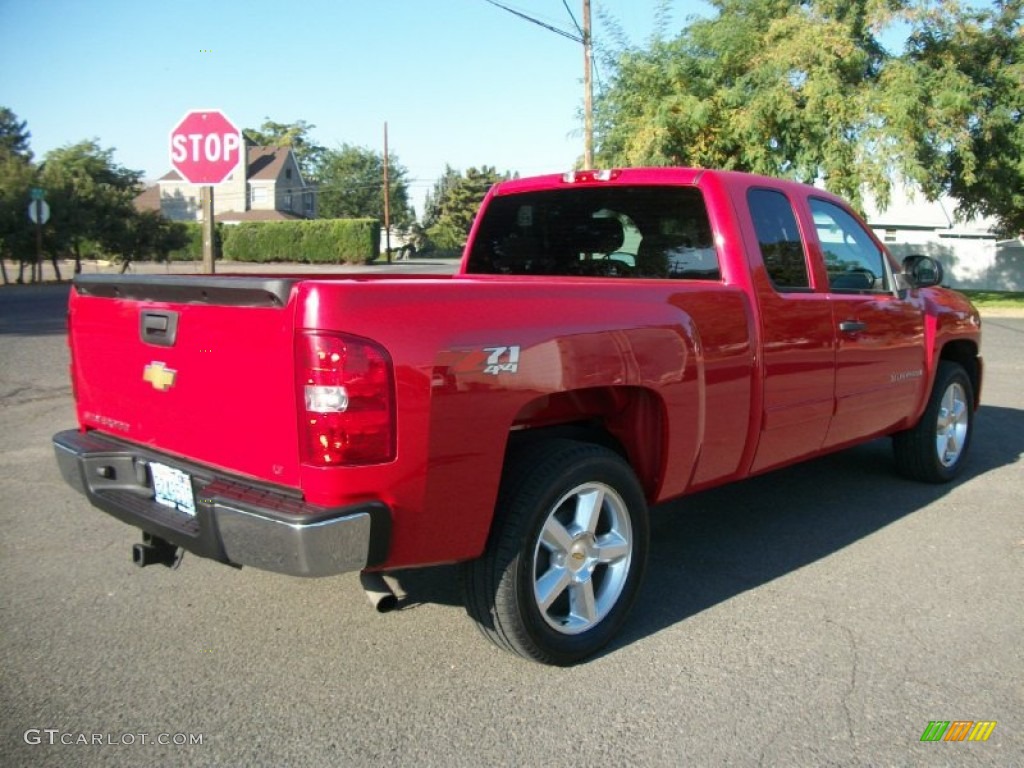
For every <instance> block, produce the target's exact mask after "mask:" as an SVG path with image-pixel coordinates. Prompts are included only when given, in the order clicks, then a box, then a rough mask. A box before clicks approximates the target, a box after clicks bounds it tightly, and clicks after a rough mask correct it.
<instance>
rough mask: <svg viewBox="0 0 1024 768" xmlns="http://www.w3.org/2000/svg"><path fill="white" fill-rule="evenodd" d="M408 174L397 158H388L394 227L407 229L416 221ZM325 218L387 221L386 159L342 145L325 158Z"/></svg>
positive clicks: (322, 211) (321, 176) (321, 173)
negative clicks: (385, 218) (385, 210)
mask: <svg viewBox="0 0 1024 768" xmlns="http://www.w3.org/2000/svg"><path fill="white" fill-rule="evenodd" d="M408 175H409V174H408V171H407V170H406V169H405V167H404V166H403V165H402V164H401V163H400V162H399V161H398V158H397V156H395V155H394V154H390V155H389V157H388V187H389V190H390V206H389V207H390V213H391V224H392V226H394V227H396V228H398V229H405V228H407V227H408V226H409V225H410V224H411V223H412V222H413V220H414V219H415V212H414V211H413V209H412V206H411V204H410V202H409V183H408V180H407V179H408ZM319 183H320V216H321V217H322V218H328V219H330V218H371V219H377V220H378V221H381V222H383V221H384V155H383V153H381V152H376V151H374V150H372V149H367V148H366V147H357V146H353V145H351V144H342V146H341V147H340V148H339V149H329V150H326V151H325V152H324V154H323V158H322V160H321V163H320V170H319Z"/></svg>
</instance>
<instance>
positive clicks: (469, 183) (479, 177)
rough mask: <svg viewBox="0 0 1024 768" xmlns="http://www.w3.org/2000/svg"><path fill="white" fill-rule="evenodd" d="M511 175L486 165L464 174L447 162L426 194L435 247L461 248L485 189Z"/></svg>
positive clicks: (429, 235) (485, 191) (430, 232)
mask: <svg viewBox="0 0 1024 768" xmlns="http://www.w3.org/2000/svg"><path fill="white" fill-rule="evenodd" d="M510 178H512V174H509V173H503V174H502V173H498V171H497V170H496V169H495V168H493V167H491V166H486V165H485V166H482V167H481V168H470V169H468V170H467V171H466V173H465V174H461V173H458V172H457V171H453V170H452V169H451V168H450V167H447V166H446V167H445V175H444V176H442V177H441V178H440V179H438V181H437V182H436V183H435V184H434V190H433V192H432V193H431V195H430V197H429V200H430V207H429V212H428V216H429V217H430V220H431V221H432V223H431V224H430V226H429V227H428V228H427V235H428V237H429V238H430V241H431V242H432V243H433V244H434V245H436V246H437V247H438V248H446V249H448V248H461V247H462V246H463V245H464V244H465V242H466V238H468V237H469V230H470V228H471V227H472V226H473V218H474V217H475V216H476V212H477V209H478V208H479V207H480V203H481V202H483V199H484V196H485V195H486V194H487V191H488V190H489V189H490V188H491V187H492V186H493V185H494V184H496V183H498V182H499V181H507V180H508V179H510Z"/></svg>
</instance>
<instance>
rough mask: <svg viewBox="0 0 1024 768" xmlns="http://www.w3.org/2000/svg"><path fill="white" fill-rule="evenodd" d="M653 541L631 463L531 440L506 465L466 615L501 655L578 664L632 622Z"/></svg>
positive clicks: (467, 574) (470, 565) (554, 441)
mask: <svg viewBox="0 0 1024 768" xmlns="http://www.w3.org/2000/svg"><path fill="white" fill-rule="evenodd" d="M649 541H650V525H649V522H648V513H647V501H646V499H645V498H644V491H643V488H642V486H641V485H640V482H639V480H638V479H637V476H636V474H635V473H634V472H633V469H632V467H630V466H629V464H628V463H627V462H626V461H625V459H624V458H623V457H622V456H620V455H619V454H617V453H615V452H614V451H612V450H610V449H609V448H606V447H604V446H601V445H594V444H593V443H584V442H578V441H575V440H567V439H563V438H550V439H547V440H542V441H532V442H523V443H521V444H519V445H516V446H513V447H512V449H511V450H510V451H509V455H508V457H507V459H506V464H505V472H504V476H503V478H502V483H501V492H500V494H499V497H498V504H497V508H496V519H495V523H494V528H493V529H492V531H491V536H490V538H489V539H488V545H487V549H486V550H485V551H484V553H483V555H481V556H480V557H479V558H477V559H476V560H470V561H469V562H467V563H466V564H465V565H464V566H463V579H462V584H463V589H464V590H465V597H466V610H467V611H468V613H469V615H470V616H472V617H473V619H474V620H475V621H476V624H477V626H478V627H479V628H480V631H481V632H483V633H484V635H485V636H486V637H487V638H488V639H489V640H491V641H492V642H494V643H495V644H496V645H498V646H499V647H501V648H504V649H506V650H509V651H512V652H513V653H517V654H519V655H521V656H524V657H526V658H528V659H534V660H536V661H540V662H543V663H544V664H557V665H559V666H568V665H569V664H575V663H576V662H578V661H580V660H582V659H585V658H586V657H588V656H592V655H593V654H594V653H596V652H597V651H599V650H600V649H601V648H604V647H605V646H606V645H607V644H608V643H609V642H610V641H611V639H612V638H613V637H614V636H615V634H616V633H617V632H618V631H619V629H620V628H621V627H622V625H623V623H624V622H625V621H626V617H627V615H628V614H629V610H630V608H631V607H632V605H633V603H634V602H635V600H636V596H637V593H638V591H639V588H640V582H641V581H642V580H643V575H644V570H645V567H646V563H647V550H648V547H649Z"/></svg>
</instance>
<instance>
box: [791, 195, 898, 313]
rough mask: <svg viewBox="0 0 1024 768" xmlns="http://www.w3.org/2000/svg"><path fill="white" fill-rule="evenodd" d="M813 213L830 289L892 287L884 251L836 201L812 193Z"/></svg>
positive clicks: (856, 290)
mask: <svg viewBox="0 0 1024 768" xmlns="http://www.w3.org/2000/svg"><path fill="white" fill-rule="evenodd" d="M810 204H811V213H812V214H813V216H814V228H815V229H816V230H817V232H818V241H819V242H820V243H821V252H822V255H823V256H824V258H825V270H826V271H827V272H828V285H829V290H831V291H835V292H837V293H861V292H865V291H869V292H884V291H888V290H890V282H889V274H888V270H887V269H886V265H885V255H884V254H883V253H882V249H881V248H879V247H878V245H877V244H876V243H875V241H874V239H873V238H872V237H871V235H870V234H868V232H867V230H866V229H864V227H863V226H861V224H860V222H858V221H857V220H856V219H855V218H854V217H853V216H852V215H850V213H849V212H848V211H846V210H845V209H844V208H841V207H840V206H838V205H836V204H835V203H831V202H829V201H827V200H821V199H819V198H816V197H812V198H811V200H810Z"/></svg>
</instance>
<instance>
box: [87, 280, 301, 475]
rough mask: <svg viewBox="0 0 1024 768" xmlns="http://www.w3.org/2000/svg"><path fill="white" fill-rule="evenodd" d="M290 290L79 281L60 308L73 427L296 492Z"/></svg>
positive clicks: (219, 283)
mask: <svg viewBox="0 0 1024 768" xmlns="http://www.w3.org/2000/svg"><path fill="white" fill-rule="evenodd" d="M295 282H296V281H295V280H289V279H276V278H275V279H267V278H243V277H228V278H223V277H209V276H197V277H179V276H161V277H156V278H154V277H149V276H137V277H136V276H127V277H124V276H122V277H118V278H116V279H110V278H108V277H106V276H99V275H96V276H94V275H89V276H79V277H78V278H77V279H76V281H75V289H74V291H73V292H72V296H71V301H70V309H69V327H70V333H69V339H70V342H69V343H70V345H71V353H72V366H73V371H72V375H73V378H74V381H75V386H76V395H77V408H78V418H79V423H80V424H82V425H83V426H86V427H91V428H95V429H97V430H100V431H103V432H106V433H108V434H111V435H115V436H117V437H119V438H122V439H125V440H129V441H132V442H135V443H138V444H140V445H144V446H147V447H150V448H153V449H156V450H159V451H164V452H167V453H170V454H175V455H178V456H182V457H188V458H189V459H190V460H191V461H195V462H201V463H204V464H209V465H211V466H214V467H218V468H220V469H223V470H226V471H228V472H231V473H235V474H242V475H248V476H250V477H252V478H256V479H259V480H262V481H265V482H271V483H275V484H281V485H285V486H292V487H296V486H298V485H299V449H298V437H297V432H298V427H297V402H296V394H295V392H296V389H295V383H294V380H293V379H294V362H293V346H294V342H293V334H294V329H293V318H294V316H295V311H294V301H293V298H292V297H293V295H294V294H293V291H292V288H293V285H294V283H295Z"/></svg>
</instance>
